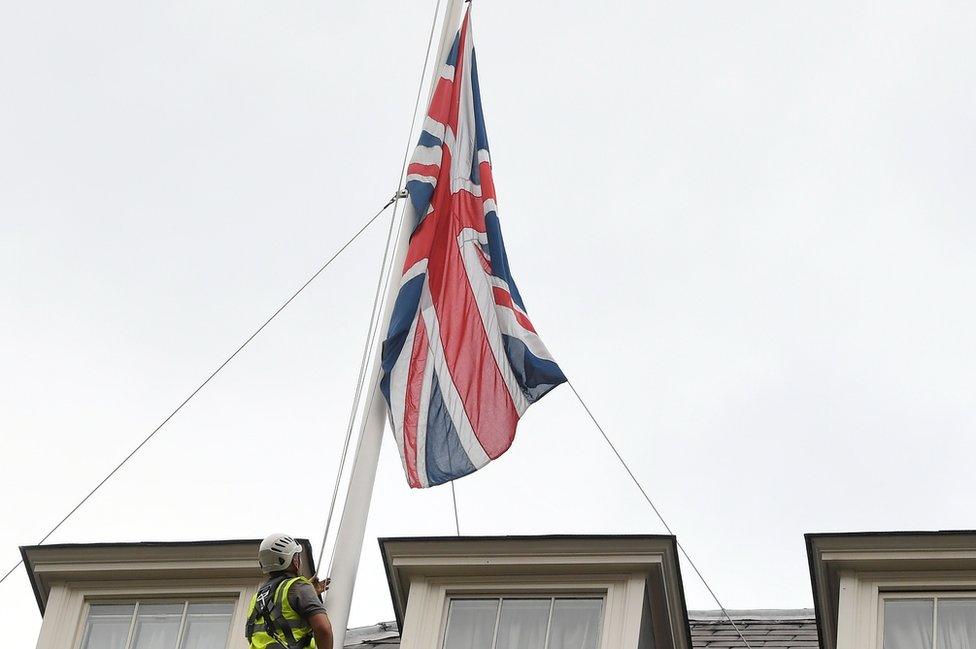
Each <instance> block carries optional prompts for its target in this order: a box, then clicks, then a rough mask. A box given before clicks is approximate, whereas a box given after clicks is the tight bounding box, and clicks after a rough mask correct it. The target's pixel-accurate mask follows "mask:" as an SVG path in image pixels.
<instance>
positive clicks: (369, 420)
mask: <svg viewBox="0 0 976 649" xmlns="http://www.w3.org/2000/svg"><path fill="white" fill-rule="evenodd" d="M463 6H464V2H463V0H450V2H449V3H448V6H447V10H446V13H445V18H444V23H443V25H442V27H441V40H440V47H439V48H438V51H437V57H436V58H435V59H434V64H433V73H432V76H431V86H430V93H429V94H428V101H427V103H428V104H429V103H430V96H431V95H432V94H433V91H434V85H435V84H436V82H437V79H438V77H439V76H440V72H441V70H440V68H441V64H442V62H443V61H445V60H446V59H447V52H448V50H449V49H450V47H451V44H452V43H453V42H454V35H455V33H456V32H457V29H458V25H459V24H460V17H461V11H462V9H463ZM426 105H427V104H425V107H426ZM395 217H396V215H394V218H395ZM416 222H417V216H416V213H415V212H414V209H413V205H412V204H411V202H410V200H409V199H407V200H405V201H404V209H403V212H402V215H401V221H400V225H399V228H398V231H397V236H396V237H395V239H394V240H393V241H392V242H391V245H392V246H393V254H392V255H390V256H389V257H390V265H389V267H388V268H387V269H386V270H385V277H384V282H387V285H388V287H389V289H388V292H387V295H386V296H385V299H384V298H381V299H384V302H383V308H382V311H380V317H379V320H378V322H379V326H378V327H377V328H376V333H375V334H374V341H373V344H372V352H371V353H372V356H373V358H372V361H371V370H370V371H369V372H368V373H366V374H365V375H364V377H363V380H364V385H363V387H364V389H363V390H362V391H361V393H360V394H361V395H362V396H361V399H363V400H365V402H366V404H365V408H366V410H365V413H364V415H363V417H362V419H361V422H360V429H359V443H358V445H357V447H356V457H355V459H354V460H353V465H352V470H351V473H350V476H349V487H348V489H347V491H346V500H345V504H344V505H343V508H342V518H341V519H340V521H339V528H338V531H337V533H336V540H335V552H334V555H333V562H332V572H331V574H330V575H329V577H331V579H332V586H331V587H330V588H329V591H328V594H327V595H326V598H325V608H326V610H327V611H328V612H329V618H330V620H331V621H332V629H333V637H334V639H335V640H334V648H335V649H342V646H343V642H344V641H345V637H346V629H347V628H348V624H349V610H350V608H351V606H352V595H353V590H354V588H355V585H356V573H357V571H358V570H359V558H360V555H361V554H362V549H363V537H364V536H365V535H366V519H367V518H368V516H369V503H370V500H371V499H372V496H373V484H374V482H375V480H376V466H377V464H378V463H379V457H380V447H381V446H382V443H383V431H384V428H385V422H386V401H385V400H384V398H383V395H382V394H381V393H380V391H379V379H380V374H381V371H382V368H381V367H380V351H381V344H380V343H381V341H382V340H383V339H384V338H385V337H386V329H387V325H388V323H389V320H390V314H391V313H392V311H393V304H394V303H395V302H396V297H397V294H398V292H399V289H400V283H399V274H400V272H401V271H402V269H403V262H404V259H405V258H406V254H407V247H408V246H409V244H410V235H411V234H412V232H413V226H414V224H415V223H416ZM386 278H389V279H388V280H387V279H386ZM357 408H358V404H357Z"/></svg>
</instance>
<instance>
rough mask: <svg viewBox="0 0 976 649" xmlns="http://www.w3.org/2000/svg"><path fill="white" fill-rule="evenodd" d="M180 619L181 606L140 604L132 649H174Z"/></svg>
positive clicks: (181, 616)
mask: <svg viewBox="0 0 976 649" xmlns="http://www.w3.org/2000/svg"><path fill="white" fill-rule="evenodd" d="M182 619H183V605H182V604H140V605H139V611H138V612H137V613H136V628H135V631H134V632H133V636H132V648H133V649H176V641H177V639H178V638H179V635H180V622H181V621H182Z"/></svg>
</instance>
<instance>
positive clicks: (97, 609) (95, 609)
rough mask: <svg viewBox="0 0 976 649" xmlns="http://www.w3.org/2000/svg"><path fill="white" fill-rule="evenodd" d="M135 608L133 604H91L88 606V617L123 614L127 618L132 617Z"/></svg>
mask: <svg viewBox="0 0 976 649" xmlns="http://www.w3.org/2000/svg"><path fill="white" fill-rule="evenodd" d="M135 610H136V605H135V604H92V605H91V606H90V607H89V611H88V615H89V617H102V616H105V615H124V616H126V617H128V618H131V617H132V613H133V612H134V611H135Z"/></svg>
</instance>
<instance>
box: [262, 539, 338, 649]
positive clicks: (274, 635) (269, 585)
mask: <svg viewBox="0 0 976 649" xmlns="http://www.w3.org/2000/svg"><path fill="white" fill-rule="evenodd" d="M258 563H260V564H261V571H262V572H264V573H265V574H266V575H268V581H266V582H265V583H264V584H263V585H262V586H261V588H260V589H258V592H257V593H256V594H255V595H254V597H252V598H251V605H250V607H249V608H248V611H247V627H246V629H245V632H244V634H245V636H246V637H247V640H248V642H250V643H251V649H307V648H309V647H311V648H313V649H332V623H331V622H330V621H329V616H328V614H326V612H325V607H324V606H322V600H321V599H320V597H319V596H320V595H321V594H322V593H323V592H324V591H325V589H326V588H328V587H329V581H328V580H326V581H324V582H321V581H319V580H318V578H315V579H313V580H311V581H309V580H308V579H306V578H305V577H302V576H301V570H302V547H301V546H300V545H298V543H297V542H296V541H295V539H293V538H291V537H290V536H287V535H285V534H272V535H271V536H269V537H268V538H266V539H264V541H262V542H261V548H260V549H259V550H258Z"/></svg>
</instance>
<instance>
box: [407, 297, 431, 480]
mask: <svg viewBox="0 0 976 649" xmlns="http://www.w3.org/2000/svg"><path fill="white" fill-rule="evenodd" d="M426 367H427V327H426V326H424V318H423V316H421V315H419V314H418V316H417V330H416V331H415V332H414V335H413V350H411V352H410V369H409V370H408V372H407V393H406V395H405V396H404V403H403V461H404V464H405V465H406V469H407V482H409V483H410V486H411V487H414V488H420V487H422V486H423V485H422V484H421V482H420V476H419V475H418V473H417V427H418V425H419V422H420V408H421V403H420V399H421V395H422V394H423V388H424V369H425V368H426Z"/></svg>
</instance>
